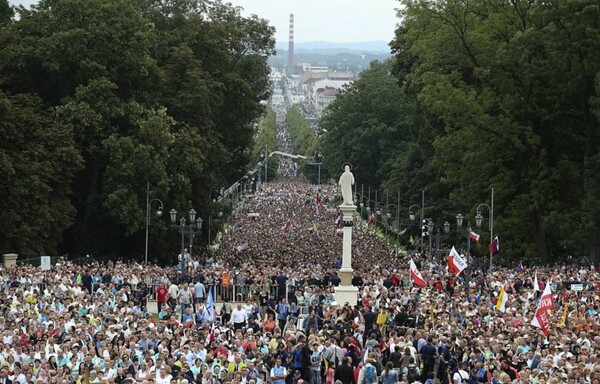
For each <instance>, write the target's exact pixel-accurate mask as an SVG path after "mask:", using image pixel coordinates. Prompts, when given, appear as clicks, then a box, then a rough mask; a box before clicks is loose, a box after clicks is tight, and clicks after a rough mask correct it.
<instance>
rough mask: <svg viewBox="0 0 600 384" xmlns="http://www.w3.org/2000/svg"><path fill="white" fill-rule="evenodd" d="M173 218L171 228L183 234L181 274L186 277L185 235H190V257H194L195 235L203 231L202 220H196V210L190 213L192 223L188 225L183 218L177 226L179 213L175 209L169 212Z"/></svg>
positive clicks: (191, 210)
mask: <svg viewBox="0 0 600 384" xmlns="http://www.w3.org/2000/svg"><path fill="white" fill-rule="evenodd" d="M169 214H170V216H171V227H172V228H175V229H177V230H178V231H179V233H181V274H182V276H185V273H186V270H185V269H186V261H187V260H186V258H187V256H186V255H185V252H184V249H185V235H186V234H187V235H188V238H189V240H190V255H193V253H192V252H193V248H194V235H195V233H196V232H199V231H201V230H202V218H198V219H196V210H195V209H194V208H192V209H190V211H189V218H190V223H189V224H187V221H186V219H185V217H181V218H180V219H179V224H177V211H176V210H175V209H171V211H170V212H169Z"/></svg>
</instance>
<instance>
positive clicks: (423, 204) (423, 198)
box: [421, 190, 425, 257]
mask: <svg viewBox="0 0 600 384" xmlns="http://www.w3.org/2000/svg"><path fill="white" fill-rule="evenodd" d="M424 211H425V190H423V191H422V192H421V227H422V226H423V222H424V214H425V212H424ZM424 243H425V239H424V238H423V231H421V257H423V246H424Z"/></svg>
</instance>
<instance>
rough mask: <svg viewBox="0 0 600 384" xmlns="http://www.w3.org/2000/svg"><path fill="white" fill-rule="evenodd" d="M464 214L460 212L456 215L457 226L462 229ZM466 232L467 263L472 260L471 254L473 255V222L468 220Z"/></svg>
mask: <svg viewBox="0 0 600 384" xmlns="http://www.w3.org/2000/svg"><path fill="white" fill-rule="evenodd" d="M464 219H465V218H464V216H463V215H461V214H460V213H459V214H458V215H456V226H457V227H458V228H459V229H462V225H463V220H464ZM465 232H466V234H467V263H469V264H470V263H471V260H470V258H471V257H470V256H471V223H470V222H467V228H466V230H465Z"/></svg>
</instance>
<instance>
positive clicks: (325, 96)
mask: <svg viewBox="0 0 600 384" xmlns="http://www.w3.org/2000/svg"><path fill="white" fill-rule="evenodd" d="M337 94H338V90H337V89H335V88H331V87H327V88H318V89H317V90H316V91H315V93H314V102H315V109H316V111H317V115H318V116H321V115H322V114H323V111H324V110H325V108H327V106H329V104H331V103H333V102H334V101H335V98H336V97H337Z"/></svg>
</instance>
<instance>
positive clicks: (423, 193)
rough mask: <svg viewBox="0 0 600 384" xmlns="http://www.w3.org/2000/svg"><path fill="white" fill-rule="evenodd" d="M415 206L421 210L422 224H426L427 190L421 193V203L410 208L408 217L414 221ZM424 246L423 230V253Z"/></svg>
mask: <svg viewBox="0 0 600 384" xmlns="http://www.w3.org/2000/svg"><path fill="white" fill-rule="evenodd" d="M415 207H416V208H419V211H420V212H421V224H422V225H424V224H426V223H425V220H424V218H423V215H424V213H425V190H423V191H422V193H421V205H419V204H413V205H411V206H410V207H409V208H408V218H409V219H410V220H412V221H414V220H415V214H414V213H412V209H413V208H415ZM423 246H424V241H423V233H422V232H421V255H422V254H423Z"/></svg>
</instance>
